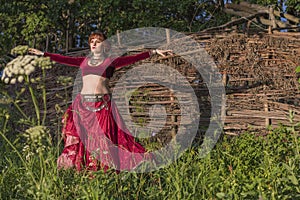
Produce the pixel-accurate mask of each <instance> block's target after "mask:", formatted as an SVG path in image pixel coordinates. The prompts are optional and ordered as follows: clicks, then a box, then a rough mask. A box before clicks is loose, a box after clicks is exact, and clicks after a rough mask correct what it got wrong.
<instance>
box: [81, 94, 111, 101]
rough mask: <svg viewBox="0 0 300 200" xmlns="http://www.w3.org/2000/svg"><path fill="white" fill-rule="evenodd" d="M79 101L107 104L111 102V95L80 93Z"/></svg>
mask: <svg viewBox="0 0 300 200" xmlns="http://www.w3.org/2000/svg"><path fill="white" fill-rule="evenodd" d="M80 96H81V100H82V102H101V101H104V102H108V101H110V100H111V97H112V94H111V93H95V94H92V93H81V94H80Z"/></svg>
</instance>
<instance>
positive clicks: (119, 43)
mask: <svg viewBox="0 0 300 200" xmlns="http://www.w3.org/2000/svg"><path fill="white" fill-rule="evenodd" d="M117 38H118V45H119V46H121V37H120V31H119V30H117Z"/></svg>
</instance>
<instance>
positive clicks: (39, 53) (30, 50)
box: [28, 48, 44, 56]
mask: <svg viewBox="0 0 300 200" xmlns="http://www.w3.org/2000/svg"><path fill="white" fill-rule="evenodd" d="M28 52H29V53H32V54H35V55H38V56H42V55H44V52H42V51H40V50H38V49H34V48H29V49H28Z"/></svg>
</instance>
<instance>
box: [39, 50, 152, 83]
mask: <svg viewBox="0 0 300 200" xmlns="http://www.w3.org/2000/svg"><path fill="white" fill-rule="evenodd" d="M44 56H47V57H50V59H51V60H52V61H55V62H58V63H61V64H65V65H69V66H74V67H79V68H81V71H82V76H85V75H88V74H95V75H99V76H102V77H105V78H111V77H112V76H113V73H114V70H115V69H118V68H121V67H124V66H127V65H130V64H133V63H135V62H137V61H140V60H144V59H146V58H149V57H150V52H143V53H139V54H135V55H130V56H122V57H116V58H114V57H107V58H106V59H105V60H104V61H103V62H102V63H101V64H99V65H96V66H90V65H89V64H88V60H89V58H88V57H70V56H63V55H60V54H54V53H48V52H45V53H44Z"/></svg>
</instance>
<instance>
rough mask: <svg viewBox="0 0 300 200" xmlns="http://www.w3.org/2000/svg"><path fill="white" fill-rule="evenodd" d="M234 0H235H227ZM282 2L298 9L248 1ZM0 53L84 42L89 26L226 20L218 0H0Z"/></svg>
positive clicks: (192, 27) (181, 25) (291, 1)
mask: <svg viewBox="0 0 300 200" xmlns="http://www.w3.org/2000/svg"><path fill="white" fill-rule="evenodd" d="M233 2H237V1H233ZM250 2H251V3H257V4H262V5H270V4H274V5H275V4H276V5H278V6H279V7H280V6H281V7H282V6H283V4H284V5H286V6H288V7H287V9H286V10H287V11H288V12H291V13H293V14H295V13H296V14H298V15H299V11H300V6H299V3H298V1H297V0H285V1H279V3H277V2H278V1H277V0H250ZM0 3H1V7H0V22H1V25H0V27H1V30H0V32H1V38H0V54H6V53H8V52H9V50H10V49H11V48H13V47H14V46H16V45H20V44H26V45H29V46H33V47H37V48H40V49H42V50H47V51H59V50H62V49H70V48H72V47H84V46H87V44H86V41H87V37H88V35H89V34H90V32H91V31H93V30H96V29H97V30H102V31H104V32H106V33H107V34H108V36H110V35H114V34H115V33H116V31H117V30H120V31H125V30H128V29H133V28H138V27H166V28H171V29H174V30H176V31H184V32H185V31H187V32H197V31H200V30H202V29H205V28H208V27H212V26H217V25H221V24H224V23H226V22H227V21H229V20H230V16H229V15H227V14H225V13H224V12H222V8H223V7H224V1H222V0H184V1H174V0H129V1H123V0H102V1H98V0H47V1H46V0H32V1H27V0H20V1H6V0H0Z"/></svg>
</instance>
